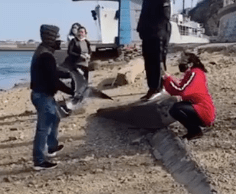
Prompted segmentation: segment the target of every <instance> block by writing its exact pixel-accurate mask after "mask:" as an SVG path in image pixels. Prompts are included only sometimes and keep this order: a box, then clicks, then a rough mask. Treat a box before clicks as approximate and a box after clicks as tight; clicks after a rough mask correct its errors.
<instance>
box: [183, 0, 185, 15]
mask: <svg viewBox="0 0 236 194" xmlns="http://www.w3.org/2000/svg"><path fill="white" fill-rule="evenodd" d="M184 4H185V0H183V14H185V11H184Z"/></svg>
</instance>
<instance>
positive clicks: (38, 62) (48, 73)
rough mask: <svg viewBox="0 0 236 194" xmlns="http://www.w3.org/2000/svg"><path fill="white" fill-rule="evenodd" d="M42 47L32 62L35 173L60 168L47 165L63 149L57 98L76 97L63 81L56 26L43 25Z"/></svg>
mask: <svg viewBox="0 0 236 194" xmlns="http://www.w3.org/2000/svg"><path fill="white" fill-rule="evenodd" d="M40 35H41V39H42V43H41V44H40V45H39V46H38V47H37V49H36V51H35V53H34V55H33V57H32V61H31V68H30V76H31V82H30V88H31V90H32V92H31V100H32V103H33V105H34V106H35V108H36V110H37V116H38V118H37V127H36V134H35V137H34V143H33V161H34V169H35V170H41V169H48V168H54V167H56V165H57V164H56V163H51V162H49V161H47V156H54V155H55V154H56V152H58V151H59V150H61V149H62V148H63V145H58V140H57V135H58V125H59V122H60V117H59V114H58V109H57V107H58V106H57V103H56V101H55V99H54V95H55V94H56V92H57V91H58V90H60V91H62V92H64V93H67V94H70V95H73V94H74V92H73V90H72V89H71V88H69V87H67V86H66V85H65V84H64V83H63V82H62V81H60V79H59V72H58V70H57V65H56V60H55V58H54V56H53V53H54V51H55V50H58V49H60V43H61V42H60V40H58V38H59V28H58V27H57V26H53V25H41V27H40Z"/></svg>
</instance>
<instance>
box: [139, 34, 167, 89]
mask: <svg viewBox="0 0 236 194" xmlns="http://www.w3.org/2000/svg"><path fill="white" fill-rule="evenodd" d="M160 46H161V44H160V38H157V37H153V38H143V42H142V49H143V58H144V65H145V71H146V76H147V84H148V87H149V89H153V90H161V87H162V86H161V61H160V60H161V59H160V58H161V57H160V56H161V55H160V52H161V49H160Z"/></svg>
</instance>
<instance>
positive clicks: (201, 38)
mask: <svg viewBox="0 0 236 194" xmlns="http://www.w3.org/2000/svg"><path fill="white" fill-rule="evenodd" d="M171 26H172V32H171V38H170V43H175V44H186V43H209V42H210V41H209V38H208V37H207V36H206V35H205V34H204V33H205V29H204V28H203V27H202V26H201V25H200V24H199V23H197V22H194V21H191V20H190V18H189V17H186V16H184V15H183V14H173V15H172V17H171Z"/></svg>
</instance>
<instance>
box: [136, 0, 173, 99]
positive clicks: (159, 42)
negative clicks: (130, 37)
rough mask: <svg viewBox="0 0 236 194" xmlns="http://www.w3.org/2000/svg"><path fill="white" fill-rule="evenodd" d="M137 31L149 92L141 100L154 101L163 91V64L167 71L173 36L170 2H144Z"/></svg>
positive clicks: (147, 0)
mask: <svg viewBox="0 0 236 194" xmlns="http://www.w3.org/2000/svg"><path fill="white" fill-rule="evenodd" d="M137 31H138V33H139V36H140V38H141V39H142V50H143V57H144V63H145V71H146V76H147V83H148V87H149V90H148V92H147V94H146V95H145V96H143V97H141V100H145V101H146V100H153V99H155V98H156V97H158V96H159V95H160V92H161V90H162V80H161V64H162V63H163V66H164V68H165V69H166V65H165V64H166V54H167V48H168V43H169V39H170V34H171V24H170V0H143V4H142V10H141V14H140V18H139V22H138V27H137Z"/></svg>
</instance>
